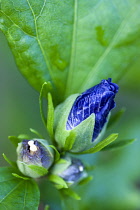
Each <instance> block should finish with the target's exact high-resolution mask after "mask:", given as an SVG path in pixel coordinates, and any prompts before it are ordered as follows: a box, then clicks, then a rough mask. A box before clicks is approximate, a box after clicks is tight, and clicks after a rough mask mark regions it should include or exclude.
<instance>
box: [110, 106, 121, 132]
mask: <svg viewBox="0 0 140 210" xmlns="http://www.w3.org/2000/svg"><path fill="white" fill-rule="evenodd" d="M124 112H125V108H122V109H120V110H119V111H118V112H117V113H115V114H114V115H112V116H111V118H110V119H109V122H108V125H107V128H110V127H112V126H113V125H114V124H115V123H116V122H117V121H119V119H120V118H121V117H122V115H123V114H124Z"/></svg>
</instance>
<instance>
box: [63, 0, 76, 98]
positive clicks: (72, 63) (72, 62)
mask: <svg viewBox="0 0 140 210" xmlns="http://www.w3.org/2000/svg"><path fill="white" fill-rule="evenodd" d="M77 22H78V0H74V18H73V31H72V43H71V55H70V66H69V71H68V75H67V84H66V93H65V95H67V94H68V91H69V87H70V86H71V84H72V80H73V72H74V66H75V57H76V33H77Z"/></svg>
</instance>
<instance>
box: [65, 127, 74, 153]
mask: <svg viewBox="0 0 140 210" xmlns="http://www.w3.org/2000/svg"><path fill="white" fill-rule="evenodd" d="M75 137H76V133H75V132H73V131H71V132H70V134H69V136H68V137H67V138H66V141H65V145H64V150H65V151H69V150H71V149H72V146H73V144H74V142H75Z"/></svg>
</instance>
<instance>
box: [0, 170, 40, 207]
mask: <svg viewBox="0 0 140 210" xmlns="http://www.w3.org/2000/svg"><path fill="white" fill-rule="evenodd" d="M13 172H14V170H13V169H12V168H9V167H5V168H0V209H1V210H4V209H7V210H12V209H14V210H19V209H22V210H30V209H35V210H37V209H38V205H39V197H40V196H39V190H38V187H37V184H36V183H35V182H34V181H33V180H31V179H30V180H25V179H23V178H22V177H21V176H17V177H19V178H16V177H15V176H13V175H14V174H13V175H12V173H13Z"/></svg>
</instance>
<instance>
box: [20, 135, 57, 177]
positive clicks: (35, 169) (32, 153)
mask: <svg viewBox="0 0 140 210" xmlns="http://www.w3.org/2000/svg"><path fill="white" fill-rule="evenodd" d="M53 161H54V155H53V150H52V148H51V147H49V145H48V142H47V141H46V140H44V139H32V140H23V141H22V142H21V143H19V144H18V147H17V165H18V168H19V170H20V171H21V172H22V173H23V174H24V175H26V176H29V177H32V178H39V177H41V176H44V175H45V174H47V169H48V168H49V167H50V166H51V165H52V163H53Z"/></svg>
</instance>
